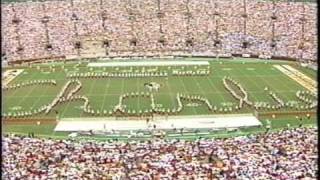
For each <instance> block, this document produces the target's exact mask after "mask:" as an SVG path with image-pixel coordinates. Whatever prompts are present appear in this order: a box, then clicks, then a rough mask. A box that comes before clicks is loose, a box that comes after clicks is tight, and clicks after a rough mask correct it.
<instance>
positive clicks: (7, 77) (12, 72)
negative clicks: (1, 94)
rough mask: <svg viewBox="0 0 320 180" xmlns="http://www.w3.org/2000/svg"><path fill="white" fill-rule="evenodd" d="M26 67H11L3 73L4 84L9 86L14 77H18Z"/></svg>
mask: <svg viewBox="0 0 320 180" xmlns="http://www.w3.org/2000/svg"><path fill="white" fill-rule="evenodd" d="M23 71H24V69H9V70H6V71H5V72H4V73H3V76H2V79H3V81H2V82H3V86H7V85H8V84H9V83H10V82H11V81H12V80H13V79H14V78H16V77H18V76H19V74H21V73H22V72H23Z"/></svg>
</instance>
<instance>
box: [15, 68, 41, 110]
mask: <svg viewBox="0 0 320 180" xmlns="http://www.w3.org/2000/svg"><path fill="white" fill-rule="evenodd" d="M36 74H37V73H34V75H33V76H32V78H30V79H33V78H34V76H35V75H36ZM36 87H37V86H36V85H34V86H33V87H32V89H31V90H29V92H28V93H26V94H25V95H24V96H23V97H22V99H21V100H20V101H19V103H18V104H17V106H20V105H21V103H22V102H23V101H24V99H26V98H27V97H29V95H30V94H31V93H32V92H33V90H34V89H35V88H36ZM15 93H17V92H15ZM12 96H13V97H15V96H14V94H13V95H12ZM37 97H38V98H39V96H37Z"/></svg>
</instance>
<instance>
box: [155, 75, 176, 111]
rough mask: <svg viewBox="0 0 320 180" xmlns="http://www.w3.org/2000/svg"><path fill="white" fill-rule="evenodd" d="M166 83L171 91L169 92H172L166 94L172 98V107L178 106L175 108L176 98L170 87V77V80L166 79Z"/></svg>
mask: <svg viewBox="0 0 320 180" xmlns="http://www.w3.org/2000/svg"><path fill="white" fill-rule="evenodd" d="M152 79H153V78H152ZM165 81H166V84H167V86H168V89H169V91H170V92H169V93H166V94H169V96H170V97H171V98H170V100H171V103H172V106H173V107H176V106H175V96H173V95H172V93H173V92H172V91H171V87H170V83H169V77H168V79H166V80H165ZM157 94H160V93H157ZM163 94H164V93H163Z"/></svg>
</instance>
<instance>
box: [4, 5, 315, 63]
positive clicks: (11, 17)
mask: <svg viewBox="0 0 320 180" xmlns="http://www.w3.org/2000/svg"><path fill="white" fill-rule="evenodd" d="M2 11H3V18H2V23H3V26H2V30H3V40H4V42H5V43H4V47H3V49H4V52H5V55H6V57H7V58H8V61H9V62H13V61H18V62H19V61H22V60H32V59H45V58H56V57H60V58H61V57H63V58H67V59H68V58H75V57H81V56H82V55H84V54H85V53H87V52H89V57H90V56H91V57H97V56H104V57H117V56H159V55H186V54H187V55H188V54H189V55H190V54H193V55H208V56H217V55H223V54H232V55H242V54H249V55H251V56H261V55H264V56H271V57H283V58H292V59H306V60H313V61H315V60H316V56H317V38H316V33H317V28H316V27H317V26H316V15H317V12H316V11H317V5H316V3H306V2H287V1H269V0H252V1H247V0H228V1H225V0H215V1H213V0H212V1H197V0H175V1H172V0H171V1H170V0H135V1H131V0H128V1H120V0H108V1H106V0H68V1H44V2H21V3H6V4H3V5H2ZM96 37H100V38H99V39H98V40H96V41H93V40H92V42H93V43H91V44H93V45H90V46H88V45H86V43H87V42H88V40H87V39H90V38H91V39H95V38H96ZM90 48H91V49H93V50H94V49H99V48H100V49H102V51H101V52H100V54H99V53H98V52H96V53H95V52H91V51H88V49H90ZM101 53H102V54H101Z"/></svg>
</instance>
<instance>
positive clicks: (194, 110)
mask: <svg viewBox="0 0 320 180" xmlns="http://www.w3.org/2000/svg"><path fill="white" fill-rule="evenodd" d="M178 79H179V80H180V82H182V86H183V89H184V90H185V92H188V91H187V88H186V86H185V84H184V82H183V81H182V79H181V78H178ZM192 110H193V112H194V113H195V114H198V113H197V111H196V109H195V108H193V107H192Z"/></svg>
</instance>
